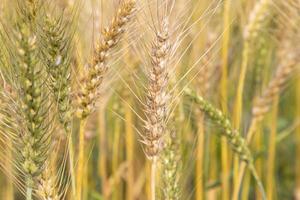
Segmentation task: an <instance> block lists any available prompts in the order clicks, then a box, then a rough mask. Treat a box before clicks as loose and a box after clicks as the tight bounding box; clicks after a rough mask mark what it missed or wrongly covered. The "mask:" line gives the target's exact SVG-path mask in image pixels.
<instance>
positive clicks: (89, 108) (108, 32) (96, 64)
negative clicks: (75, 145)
mask: <svg viewBox="0 0 300 200" xmlns="http://www.w3.org/2000/svg"><path fill="white" fill-rule="evenodd" d="M135 6H136V2H135V0H124V1H122V3H121V5H120V7H119V9H118V11H117V13H116V14H115V16H114V18H113V19H112V21H111V24H110V26H108V27H107V28H105V29H104V30H103V37H102V39H101V40H100V42H99V43H98V44H97V46H96V49H95V52H94V57H93V59H92V62H91V63H90V64H89V68H88V71H87V75H86V77H85V80H84V82H83V86H82V90H81V91H80V93H79V108H78V110H77V115H78V117H79V118H86V117H87V116H88V115H89V114H90V113H91V112H93V110H94V109H95V103H96V101H97V97H98V94H97V90H98V89H99V87H100V86H101V84H102V82H103V78H104V76H105V75H106V73H107V70H108V68H109V66H108V65H107V59H108V57H109V54H110V51H111V50H112V49H113V48H114V47H115V46H116V45H117V44H118V42H119V40H120V38H121V37H122V35H123V33H124V31H125V27H126V25H127V24H128V23H129V21H130V19H131V17H132V15H133V13H134V11H135Z"/></svg>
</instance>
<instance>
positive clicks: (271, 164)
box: [266, 95, 279, 199]
mask: <svg viewBox="0 0 300 200" xmlns="http://www.w3.org/2000/svg"><path fill="white" fill-rule="evenodd" d="M278 102H279V96H278V95H277V96H276V97H275V99H274V102H273V106H272V107H273V109H272V114H271V118H272V119H271V127H270V129H271V134H270V137H269V138H270V139H269V147H268V161H267V166H268V167H267V177H266V180H267V183H268V184H267V188H266V192H267V197H268V199H274V185H275V183H274V182H275V179H274V176H275V173H274V172H275V171H274V170H275V164H276V163H275V156H276V133H277V123H278V120H277V118H278Z"/></svg>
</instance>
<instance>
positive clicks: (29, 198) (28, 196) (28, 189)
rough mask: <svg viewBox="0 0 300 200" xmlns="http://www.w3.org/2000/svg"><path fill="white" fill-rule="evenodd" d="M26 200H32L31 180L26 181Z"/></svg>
mask: <svg viewBox="0 0 300 200" xmlns="http://www.w3.org/2000/svg"><path fill="white" fill-rule="evenodd" d="M26 200H32V180H31V178H27V181H26Z"/></svg>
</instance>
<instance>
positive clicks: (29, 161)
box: [11, 1, 51, 200]
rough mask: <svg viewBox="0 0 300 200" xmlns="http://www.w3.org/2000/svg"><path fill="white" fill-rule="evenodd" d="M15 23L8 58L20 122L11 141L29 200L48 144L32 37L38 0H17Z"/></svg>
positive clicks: (41, 82)
mask: <svg viewBox="0 0 300 200" xmlns="http://www.w3.org/2000/svg"><path fill="white" fill-rule="evenodd" d="M18 3H19V4H20V12H21V14H20V16H19V22H18V25H17V26H16V29H15V31H14V32H15V35H16V37H15V38H14V39H15V46H16V47H17V50H16V51H17V52H16V53H15V55H14V57H12V58H11V59H12V61H13V62H12V63H13V64H14V65H13V68H14V70H15V71H16V72H17V77H13V78H16V79H15V83H16V85H17V91H18V97H19V99H18V100H17V102H18V105H17V106H18V107H19V114H20V115H19V116H18V120H20V122H21V124H20V126H19V127H18V136H19V138H18V139H17V140H16V141H15V142H16V144H17V145H18V146H17V149H18V150H17V153H18V155H19V156H18V158H19V162H18V164H19V166H18V168H19V169H20V170H21V172H22V173H23V174H24V176H25V179H26V187H27V193H26V199H27V200H31V199H32V190H33V187H34V186H35V183H36V180H35V179H36V177H38V176H39V175H40V174H41V172H42V170H43V167H44V163H45V161H46V159H47V157H48V152H49V147H50V143H51V135H50V131H49V129H50V122H49V118H48V112H47V111H48V109H49V106H48V99H47V94H45V90H43V89H45V88H43V85H44V82H45V81H44V80H45V79H44V73H43V68H42V66H41V63H40V62H39V59H38V57H39V55H38V54H39V51H38V48H37V37H36V16H37V14H38V11H39V8H40V2H38V1H22V2H21V1H20V2H18Z"/></svg>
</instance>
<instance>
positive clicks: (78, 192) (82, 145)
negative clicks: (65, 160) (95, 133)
mask: <svg viewBox="0 0 300 200" xmlns="http://www.w3.org/2000/svg"><path fill="white" fill-rule="evenodd" d="M85 125H86V120H85V119H82V120H80V123H79V126H80V127H79V146H78V149H79V152H78V166H77V177H76V178H77V182H76V197H77V198H76V199H77V200H81V199H82V184H83V172H84V171H83V170H84V163H85V158H84V154H85V151H84V149H85V137H84V135H85V132H84V129H85Z"/></svg>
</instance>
